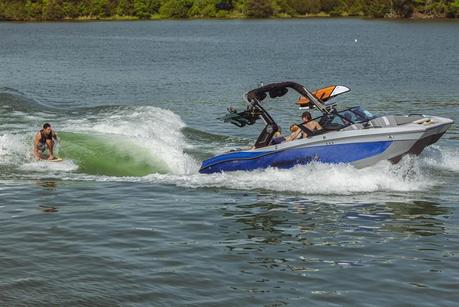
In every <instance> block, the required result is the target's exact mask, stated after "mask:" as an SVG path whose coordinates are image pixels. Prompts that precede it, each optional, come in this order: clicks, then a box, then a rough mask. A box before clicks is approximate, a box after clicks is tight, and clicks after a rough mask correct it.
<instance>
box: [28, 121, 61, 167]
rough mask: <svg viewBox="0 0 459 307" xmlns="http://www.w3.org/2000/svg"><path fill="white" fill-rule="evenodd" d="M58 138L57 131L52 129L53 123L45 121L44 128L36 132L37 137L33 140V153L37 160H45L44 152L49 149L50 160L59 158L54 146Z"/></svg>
mask: <svg viewBox="0 0 459 307" xmlns="http://www.w3.org/2000/svg"><path fill="white" fill-rule="evenodd" d="M57 140H58V137H57V134H56V132H54V130H53V129H51V125H50V124H49V123H45V124H44V125H43V129H41V130H40V131H38V132H37V134H35V138H34V140H33V155H34V156H35V159H37V160H45V155H44V152H45V150H46V149H48V154H49V156H48V160H54V159H57V158H56V157H55V156H54V152H53V148H54V144H55V142H56V141H57Z"/></svg>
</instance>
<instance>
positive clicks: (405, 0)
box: [393, 0, 414, 18]
mask: <svg viewBox="0 0 459 307" xmlns="http://www.w3.org/2000/svg"><path fill="white" fill-rule="evenodd" d="M393 8H394V10H395V12H396V13H397V15H398V16H400V17H405V18H408V17H411V15H413V11H414V2H413V0H393Z"/></svg>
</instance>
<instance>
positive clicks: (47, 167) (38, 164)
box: [19, 160, 78, 173]
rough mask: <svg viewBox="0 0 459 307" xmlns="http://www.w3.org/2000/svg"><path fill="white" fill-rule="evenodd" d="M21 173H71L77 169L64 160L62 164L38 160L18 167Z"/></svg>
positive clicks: (69, 161)
mask: <svg viewBox="0 0 459 307" xmlns="http://www.w3.org/2000/svg"><path fill="white" fill-rule="evenodd" d="M19 169H20V170H22V171H34V172H46V173H49V172H72V171H75V170H77V169H78V165H76V164H75V163H74V162H73V161H71V160H65V161H62V162H51V161H46V160H40V161H35V162H29V163H24V164H23V165H21V166H20V167H19Z"/></svg>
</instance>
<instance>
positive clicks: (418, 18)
mask: <svg viewBox="0 0 459 307" xmlns="http://www.w3.org/2000/svg"><path fill="white" fill-rule="evenodd" d="M295 19H297V20H301V19H363V20H381V21H382V20H387V21H391V20H392V21H447V20H451V21H457V20H459V18H448V17H445V16H442V17H435V16H412V17H408V18H406V17H392V16H390V17H382V18H376V17H371V16H332V15H330V14H325V13H324V14H316V15H307V16H272V17H267V18H253V17H247V16H234V17H231V16H227V17H189V18H170V17H160V16H151V17H150V18H139V17H137V16H110V17H94V16H81V17H76V18H62V19H38V18H37V19H26V20H12V19H0V22H2V23H42V22H43V23H46V22H70V23H71V22H75V23H78V22H112V21H119V22H123V21H193V20H220V21H224V20H295Z"/></svg>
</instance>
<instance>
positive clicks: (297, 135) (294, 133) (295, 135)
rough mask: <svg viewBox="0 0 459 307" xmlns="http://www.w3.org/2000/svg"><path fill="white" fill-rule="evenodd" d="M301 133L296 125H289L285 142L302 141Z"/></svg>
mask: <svg viewBox="0 0 459 307" xmlns="http://www.w3.org/2000/svg"><path fill="white" fill-rule="evenodd" d="M302 132H303V131H301V129H300V127H298V125H296V124H293V125H290V135H289V136H288V137H287V138H286V139H285V140H286V141H287V142H290V141H293V140H297V139H302V138H303V134H302Z"/></svg>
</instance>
